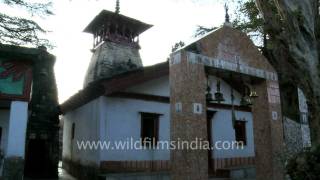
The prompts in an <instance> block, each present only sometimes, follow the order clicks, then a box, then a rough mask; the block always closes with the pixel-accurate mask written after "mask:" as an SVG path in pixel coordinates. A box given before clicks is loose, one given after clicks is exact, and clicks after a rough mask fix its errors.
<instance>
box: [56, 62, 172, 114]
mask: <svg viewBox="0 0 320 180" xmlns="http://www.w3.org/2000/svg"><path fill="white" fill-rule="evenodd" d="M168 74H169V63H168V62H163V63H159V64H156V65H152V66H147V67H144V68H141V69H138V70H134V71H130V72H125V73H122V74H119V75H115V76H113V77H111V78H106V79H101V80H99V81H96V82H93V83H91V84H90V85H88V86H87V87H86V88H84V89H82V90H80V91H79V92H78V93H76V94H75V95H73V96H72V97H70V98H69V99H68V100H67V101H65V102H64V103H62V104H61V105H60V110H61V113H62V114H64V113H67V112H68V111H72V110H74V109H77V108H79V107H81V106H82V105H84V104H87V103H88V102H90V101H92V100H94V99H96V98H98V97H100V96H103V95H110V94H112V93H116V92H119V91H122V90H124V89H126V88H129V87H131V86H134V85H137V84H140V83H143V82H146V81H150V80H152V79H156V78H159V77H162V76H165V75H168Z"/></svg>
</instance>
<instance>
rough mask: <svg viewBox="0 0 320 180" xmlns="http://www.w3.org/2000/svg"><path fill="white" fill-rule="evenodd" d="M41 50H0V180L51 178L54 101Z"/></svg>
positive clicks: (48, 60) (49, 68)
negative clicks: (28, 177)
mask: <svg viewBox="0 0 320 180" xmlns="http://www.w3.org/2000/svg"><path fill="white" fill-rule="evenodd" d="M54 62H55V57H54V56H52V55H51V54H49V53H47V52H46V50H45V48H44V47H40V48H39V49H36V48H23V47H17V46H9V45H2V44H0V146H1V148H0V149H1V164H0V167H1V171H0V176H1V177H2V178H3V179H9V180H11V179H22V178H23V177H25V176H35V175H37V176H40V177H57V173H58V172H57V165H58V159H57V158H56V157H57V156H58V152H57V151H55V150H56V149H55V147H56V146H55V143H57V139H56V136H55V135H56V133H57V130H58V129H57V126H56V125H57V122H58V114H59V112H58V100H57V89H56V85H55V79H54V72H53V65H54Z"/></svg>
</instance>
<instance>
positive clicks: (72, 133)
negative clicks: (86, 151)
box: [71, 123, 76, 140]
mask: <svg viewBox="0 0 320 180" xmlns="http://www.w3.org/2000/svg"><path fill="white" fill-rule="evenodd" d="M75 128H76V125H75V124H74V123H72V127H71V140H73V139H74V133H75Z"/></svg>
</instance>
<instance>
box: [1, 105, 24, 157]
mask: <svg viewBox="0 0 320 180" xmlns="http://www.w3.org/2000/svg"><path fill="white" fill-rule="evenodd" d="M27 122H28V102H22V101H12V102H11V107H10V118H9V127H8V145H7V152H6V157H11V156H16V157H22V158H24V152H25V143H26V131H27Z"/></svg>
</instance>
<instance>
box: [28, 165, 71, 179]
mask: <svg viewBox="0 0 320 180" xmlns="http://www.w3.org/2000/svg"><path fill="white" fill-rule="evenodd" d="M61 166H62V165H61V162H60V163H59V169H58V172H59V179H31V178H24V180H77V179H76V178H74V177H72V176H71V175H70V174H69V173H68V172H67V171H65V170H64V169H62V167H61Z"/></svg>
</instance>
